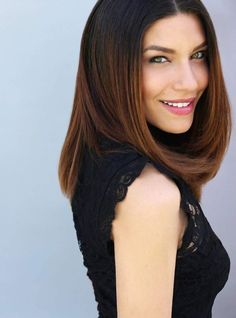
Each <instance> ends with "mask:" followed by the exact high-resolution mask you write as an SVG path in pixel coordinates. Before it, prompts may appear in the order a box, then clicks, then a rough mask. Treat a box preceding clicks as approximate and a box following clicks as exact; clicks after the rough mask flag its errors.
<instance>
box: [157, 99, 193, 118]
mask: <svg viewBox="0 0 236 318" xmlns="http://www.w3.org/2000/svg"><path fill="white" fill-rule="evenodd" d="M162 105H163V106H164V107H165V108H166V109H167V110H168V111H169V112H171V113H173V114H176V115H188V114H190V113H192V111H193V109H194V102H191V103H190V104H189V105H188V106H186V107H174V106H168V105H166V104H164V103H162Z"/></svg>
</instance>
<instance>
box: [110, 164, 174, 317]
mask: <svg viewBox="0 0 236 318" xmlns="http://www.w3.org/2000/svg"><path fill="white" fill-rule="evenodd" d="M179 205H180V192H179V190H178V187H177V185H176V184H175V183H174V181H172V180H171V179H169V178H168V177H166V176H165V175H163V174H162V173H161V172H159V171H158V170H157V169H156V167H154V166H153V165H152V164H146V165H145V167H144V168H143V169H142V171H141V173H140V175H139V176H138V177H137V178H136V179H135V180H134V181H133V182H132V184H130V186H129V189H128V191H127V194H126V196H125V198H124V200H122V201H120V202H118V203H117V204H116V206H115V219H114V221H113V224H112V233H113V241H114V251H115V265H116V283H117V300H118V302H117V303H118V312H119V313H123V314H124V315H125V316H126V315H127V317H128V316H130V314H131V313H132V314H133V315H134V316H140V317H141V315H143V313H145V314H146V315H147V316H148V317H154V316H158V314H162V315H163V317H164V316H165V317H170V315H171V308H172V299H173V287H174V273H175V262H176V255H177V249H178V239H179V224H180V222H179V220H180V218H179ZM129 295H132V297H131V298H130V297H128V296H129ZM153 295H158V299H157V298H156V297H153Z"/></svg>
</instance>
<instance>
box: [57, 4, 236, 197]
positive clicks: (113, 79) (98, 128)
mask: <svg viewBox="0 0 236 318" xmlns="http://www.w3.org/2000/svg"><path fill="white" fill-rule="evenodd" d="M180 12H181V13H191V14H195V15H197V16H198V17H199V19H200V21H201V22H202V25H203V27H204V31H205V35H206V40H207V44H208V60H207V63H208V68H209V85H208V87H207V88H206V90H205V91H204V93H203V94H202V96H201V98H200V100H199V101H198V104H197V107H196V109H195V113H194V120H193V124H192V126H191V128H190V129H189V130H188V131H187V132H186V133H184V134H177V135H176V134H168V133H165V132H161V131H159V133H158V129H156V130H155V129H154V130H155V132H153V131H154V130H153V127H151V125H149V124H148V123H147V121H146V119H145V114H144V110H143V108H142V96H141V74H142V69H141V68H142V43H143V36H144V33H145V31H146V30H147V29H148V28H149V27H150V26H151V25H152V24H153V23H154V22H155V21H156V20H158V19H162V18H164V17H167V16H171V15H176V14H178V13H180ZM231 126H232V122H231V111H230V104H229V99H228V96H227V91H226V87H225V82H224V78H223V74H222V67H221V61H220V55H219V50H218V45H217V39H216V34H215V30H214V26H213V23H212V20H211V18H210V16H209V14H208V12H207V10H206V8H205V7H204V5H203V4H202V2H201V1H199V0H175V1H174V0H155V1H154V0H129V1H126V0H115V1H114V0H100V1H97V3H96V5H95V7H94V8H93V10H92V12H91V14H90V16H89V18H88V20H87V23H86V26H85V29H84V32H83V35H82V41H81V49H80V59H79V68H78V73H77V79H76V89H75V96H74V102H73V109H72V113H71V118H70V122H69V127H68V131H67V134H66V137H65V141H64V144H63V147H62V151H61V156H60V160H59V168H58V175H59V181H60V186H61V189H62V191H63V192H64V194H65V195H66V196H67V197H69V198H70V199H71V198H72V196H73V193H74V190H75V186H76V182H77V176H78V172H79V169H80V163H81V159H82V156H83V151H84V146H85V145H87V146H88V147H89V148H91V149H94V150H95V152H96V153H97V154H98V155H100V154H101V148H100V147H99V136H105V137H107V138H110V139H113V140H115V141H118V142H120V143H129V144H130V145H132V146H134V147H135V148H136V149H137V150H138V151H139V152H141V153H143V154H145V155H147V156H149V157H150V158H151V159H153V160H156V161H159V162H162V163H164V164H165V165H166V166H167V167H168V168H169V169H170V170H172V171H173V172H174V173H176V174H178V175H179V176H180V177H182V178H183V179H184V180H185V181H186V182H187V183H188V184H189V186H190V187H191V189H192V191H193V192H194V194H195V196H196V198H197V199H198V200H200V198H201V188H202V185H203V184H204V183H206V182H207V181H209V180H210V179H212V178H213V177H214V176H215V175H216V173H217V171H218V169H219V167H220V164H221V162H222V160H223V157H224V154H225V152H226V149H227V147H228V144H229V139H230V135H231ZM156 132H157V133H156ZM163 136H164V137H163ZM167 140H169V141H170V142H165V141H167ZM163 141H164V142H163Z"/></svg>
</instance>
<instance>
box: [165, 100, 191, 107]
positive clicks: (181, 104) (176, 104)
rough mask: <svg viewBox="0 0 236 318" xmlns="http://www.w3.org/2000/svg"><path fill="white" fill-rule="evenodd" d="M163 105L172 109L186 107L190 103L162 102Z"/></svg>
mask: <svg viewBox="0 0 236 318" xmlns="http://www.w3.org/2000/svg"><path fill="white" fill-rule="evenodd" d="M162 102H163V103H164V104H167V105H169V106H174V107H186V106H188V105H189V104H190V103H168V102H165V101H162Z"/></svg>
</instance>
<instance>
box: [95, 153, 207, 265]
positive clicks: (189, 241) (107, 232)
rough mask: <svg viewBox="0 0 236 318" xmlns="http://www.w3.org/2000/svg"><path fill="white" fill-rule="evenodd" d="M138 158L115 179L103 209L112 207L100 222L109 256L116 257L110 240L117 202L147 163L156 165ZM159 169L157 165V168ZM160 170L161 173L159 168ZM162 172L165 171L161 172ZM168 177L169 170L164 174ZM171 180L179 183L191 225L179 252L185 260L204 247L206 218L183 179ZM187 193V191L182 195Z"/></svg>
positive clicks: (183, 206) (120, 171)
mask: <svg viewBox="0 0 236 318" xmlns="http://www.w3.org/2000/svg"><path fill="white" fill-rule="evenodd" d="M145 159H146V158H144V157H143V158H141V157H139V158H138V160H137V159H136V160H134V161H132V162H130V163H129V164H128V165H126V166H125V167H124V168H123V169H120V170H119V171H118V172H117V174H116V175H115V176H114V177H113V179H112V181H111V183H110V185H109V187H108V189H107V191H106V196H105V198H106V200H107V202H104V205H103V206H106V207H109V212H108V213H105V211H101V212H100V213H101V214H102V215H100V219H101V220H103V221H102V223H101V224H100V231H101V232H102V237H103V238H104V241H103V246H104V248H106V249H107V250H108V253H109V254H112V255H113V241H112V239H111V225H112V221H113V219H114V217H115V205H116V203H117V202H119V201H122V200H123V199H124V198H125V196H126V193H127V191H128V186H129V185H130V184H131V183H132V182H133V181H134V179H135V178H136V177H137V176H138V175H139V174H140V173H141V171H142V169H143V168H144V166H145V164H146V163H147V162H151V163H153V162H152V161H151V160H148V159H146V160H145ZM155 166H156V165H155ZM157 169H159V170H161V169H160V167H159V166H158V167H157ZM161 172H163V171H161ZM165 174H167V170H165ZM168 176H169V177H170V178H172V179H174V181H175V182H176V184H177V186H178V187H179V189H180V192H181V208H182V209H183V211H185V213H188V214H189V216H190V217H189V218H188V220H189V221H188V225H187V227H186V229H185V232H184V235H183V238H182V244H181V247H180V248H179V249H178V250H177V258H178V259H180V258H183V257H184V256H187V255H189V254H191V253H194V252H195V251H197V249H198V247H199V246H200V245H201V244H202V240H203V237H204V223H203V215H202V210H201V207H200V205H198V204H197V202H194V200H193V196H192V195H191V193H190V189H188V190H187V191H186V189H185V188H186V187H187V185H186V184H185V185H184V184H183V183H182V182H183V181H182V180H181V179H180V178H178V179H176V176H174V177H173V175H172V174H171V173H168ZM183 189H185V191H183Z"/></svg>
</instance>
